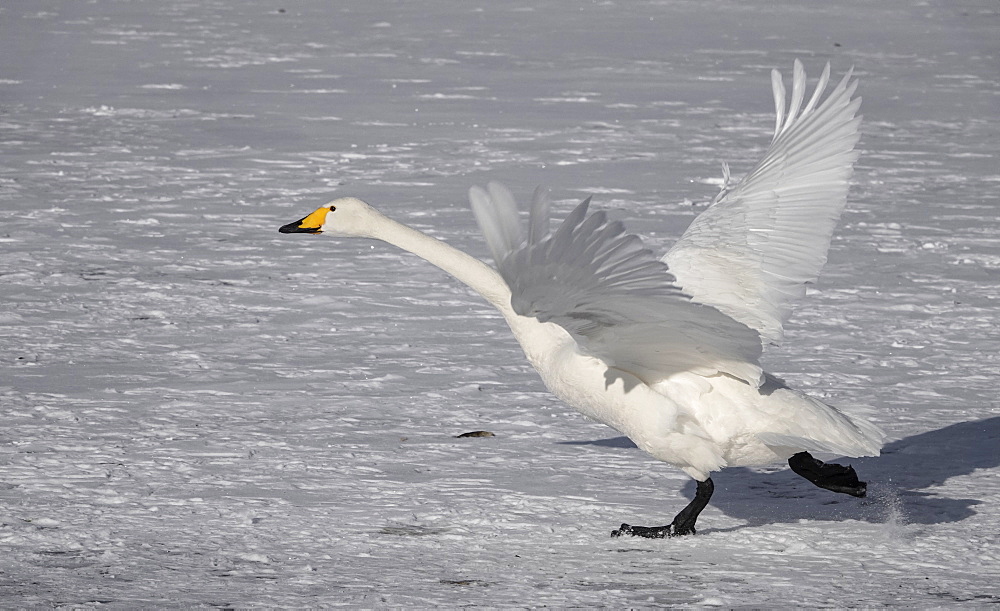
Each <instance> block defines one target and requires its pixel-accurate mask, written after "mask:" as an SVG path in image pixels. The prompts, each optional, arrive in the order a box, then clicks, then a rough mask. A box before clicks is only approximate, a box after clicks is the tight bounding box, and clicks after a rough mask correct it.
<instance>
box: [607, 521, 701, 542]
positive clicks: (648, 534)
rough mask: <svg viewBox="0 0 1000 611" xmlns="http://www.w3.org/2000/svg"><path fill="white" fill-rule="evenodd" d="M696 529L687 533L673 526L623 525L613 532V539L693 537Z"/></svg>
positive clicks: (691, 529)
mask: <svg viewBox="0 0 1000 611" xmlns="http://www.w3.org/2000/svg"><path fill="white" fill-rule="evenodd" d="M694 533H695V530H694V527H693V526H692V527H691V528H690V529H688V530H686V531H683V532H682V531H675V530H674V525H673V524H668V525H667V526H631V525H629V524H622V525H621V526H619V527H618V529H617V530H613V531H611V536H612V537H643V538H645V539H665V538H667V537H679V536H681V535H693V534H694Z"/></svg>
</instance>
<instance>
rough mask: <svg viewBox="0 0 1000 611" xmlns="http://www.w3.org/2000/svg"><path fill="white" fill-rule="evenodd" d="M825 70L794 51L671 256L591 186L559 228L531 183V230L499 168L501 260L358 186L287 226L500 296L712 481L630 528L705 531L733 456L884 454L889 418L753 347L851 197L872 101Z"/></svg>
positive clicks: (644, 429) (476, 199)
mask: <svg viewBox="0 0 1000 611" xmlns="http://www.w3.org/2000/svg"><path fill="white" fill-rule="evenodd" d="M774 74H777V73H776V72H775V73H774ZM828 75H829V66H827V70H826V71H824V73H823V76H822V77H821V79H820V85H819V86H818V87H817V90H816V92H815V94H814V95H813V96H812V98H811V100H810V101H809V102H808V103H807V104H806V105H805V106H804V107H803V106H802V102H803V100H804V97H803V96H804V91H805V74H804V71H803V70H802V67H801V64H799V63H798V62H797V61H796V63H795V71H794V75H793V89H792V98H791V104H790V107H789V111H788V113H787V115H786V114H785V113H784V101H785V93H784V88H783V85H782V84H781V79H780V76H778V77H775V78H774V79H773V84H774V90H775V100H776V106H777V114H778V120H777V126H776V129H775V137H774V140H773V141H772V144H771V147H770V148H769V150H768V152H767V153H766V154H765V156H764V158H763V159H762V160H761V161H760V162H759V163H758V164H757V166H756V167H755V168H754V170H752V171H751V172H750V173H749V174H748V175H747V176H746V177H745V178H744V179H743V180H742V181H741V182H740V183H739V184H737V185H736V186H731V185H729V184H728V180H727V184H726V185H725V186H724V189H723V192H722V193H720V195H719V196H718V197H717V198H716V200H715V201H714V202H713V203H712V205H711V206H710V207H709V208H708V209H707V210H705V211H704V212H703V213H702V214H701V215H700V216H699V217H698V218H696V219H695V221H694V222H693V223H692V225H691V227H689V228H688V230H687V231H686V232H685V234H684V235H683V236H682V237H681V239H680V240H679V241H678V243H677V244H676V245H675V246H674V247H673V248H672V249H671V250H670V252H669V253H668V254H667V255H666V256H665V257H664V259H663V261H662V262H661V261H657V260H656V259H655V258H654V257H653V256H652V254H651V253H650V252H649V251H648V250H646V249H644V248H642V246H641V244H640V243H639V241H638V239H637V238H635V236H631V235H628V234H627V233H626V232H625V230H624V228H623V227H622V225H621V224H620V223H617V222H609V221H608V220H607V219H606V217H605V216H604V214H603V213H601V212H597V213H594V214H591V215H589V216H588V214H587V208H588V203H589V200H587V201H584V202H583V203H582V204H580V206H578V207H577V208H576V209H575V210H574V211H573V212H572V213H570V215H569V217H568V218H567V219H566V220H565V221H563V223H562V224H561V225H560V227H559V228H558V230H557V231H555V232H554V233H550V232H549V226H548V225H549V216H548V202H547V199H546V198H545V197H544V195H542V194H540V192H536V196H535V199H534V201H533V204H532V208H531V214H530V220H529V227H528V232H527V235H526V236H525V235H524V234H523V232H522V229H521V226H520V221H519V218H518V216H519V213H518V211H517V205H516V202H515V201H514V198H513V196H512V195H511V194H510V192H509V191H508V190H507V189H506V188H504V187H503V186H502V185H499V184H496V183H491V184H490V185H489V187H488V188H487V189H486V190H484V189H479V188H473V189H472V191H471V193H470V199H471V202H472V206H473V211H474V212H475V213H476V217H477V220H478V221H479V224H480V227H481V228H482V229H483V232H484V234H485V236H486V238H487V242H488V244H489V246H490V249H491V251H492V253H493V256H494V259H495V260H496V262H497V266H498V268H499V272H498V271H497V270H494V269H493V268H492V267H490V266H488V265H486V264H485V263H483V262H481V261H480V260H478V259H476V258H474V257H471V256H469V255H467V254H465V253H463V252H461V251H459V250H457V249H455V248H452V247H451V246H448V245H447V244H445V243H444V242H442V241H439V240H437V239H435V238H432V237H430V236H427V235H425V234H422V233H420V232H418V231H416V230H414V229H411V228H409V227H406V226H405V225H402V224H400V223H397V222H395V221H393V220H391V219H389V218H387V217H385V216H383V215H382V214H380V213H379V212H377V211H376V210H375V209H373V208H372V207H370V206H369V205H368V204H366V203H365V202H362V201H361V200H358V199H355V198H342V199H338V200H335V201H333V202H331V203H330V204H328V205H326V206H324V207H322V208H319V209H318V210H316V211H315V212H314V213H312V214H310V215H309V216H307V217H305V218H304V219H302V220H300V221H297V222H295V223H291V224H289V225H286V226H284V227H282V228H281V231H282V232H284V233H291V232H305V233H320V232H324V231H327V232H331V233H334V234H335V235H347V236H356V237H365V238H374V239H379V240H383V241H386V242H388V243H390V244H393V245H395V246H398V247H400V248H402V249H404V250H408V251H410V252H412V253H414V254H416V255H417V256H420V257H422V258H424V259H426V260H427V261H429V262H431V263H433V264H435V265H437V266H438V267H440V268H441V269H443V270H444V271H446V272H448V273H449V274H451V275H453V276H454V277H455V278H457V279H458V280H460V281H462V282H464V283H465V284H467V285H468V286H469V287H471V288H472V289H473V290H475V291H476V292H478V293H479V294H480V295H482V296H483V297H484V298H485V299H486V300H487V301H489V302H490V303H491V304H492V305H493V306H494V307H496V308H497V309H498V310H499V311H500V313H501V314H502V315H503V317H504V318H505V319H506V321H507V324H508V325H509V326H510V328H511V330H512V331H513V333H514V335H515V337H516V338H517V340H518V342H519V343H520V345H521V347H522V348H523V349H524V353H525V355H526V356H527V358H528V360H529V361H530V362H531V364H532V366H534V367H535V369H536V370H537V371H538V372H539V374H540V375H541V377H542V380H543V381H544V382H545V385H546V386H547V387H548V388H549V390H551V391H552V392H553V393H554V394H555V395H556V396H558V397H559V398H560V399H562V400H563V401H565V402H566V403H567V404H569V405H571V406H573V407H575V408H576V409H578V410H579V411H581V412H582V413H584V414H585V415H587V416H589V417H591V418H593V419H595V420H598V421H600V422H603V423H605V424H607V425H609V426H611V427H613V428H614V429H616V430H618V431H620V432H621V433H622V434H624V435H626V436H627V437H629V438H630V439H632V440H633V441H634V442H635V443H636V445H638V446H639V447H640V448H641V449H643V450H645V451H646V452H648V453H649V454H651V455H653V456H654V457H656V458H658V459H660V460H663V461H665V462H668V463H670V464H673V465H675V466H677V467H679V468H681V469H683V470H684V471H685V472H687V473H688V474H689V475H691V476H692V477H693V478H695V479H696V480H698V481H699V482H700V483H699V488H698V496H697V497H696V499H695V501H693V502H692V504H691V505H690V506H689V507H688V508H687V509H685V511H684V512H682V514H681V515H679V516H678V518H677V519H675V521H674V524H673V529H672V530H671V528H670V527H659V528H656V529H643V527H635V529H634V530H633V527H628V526H627V525H623V528H622V530H621V531H617V532H618V533H619V534H640V535H644V536H664V535H671V534H686V533H688V532H694V521H695V519H696V518H697V514H698V512H700V511H701V508H702V507H704V505H705V504H706V503H707V501H708V497H709V496H710V495H711V490H712V488H711V480H710V479H709V473H710V472H712V471H715V470H718V469H721V468H722V467H726V466H749V465H764V464H770V463H773V462H775V461H778V460H785V459H789V458H790V457H792V460H791V461H790V464H791V465H792V468H793V469H795V470H796V472H797V473H800V474H802V475H803V476H804V477H807V478H808V479H810V480H811V481H813V482H814V483H816V484H817V485H820V486H822V487H826V488H830V489H832V490H836V491H838V492H848V493H850V494H854V495H855V496H862V495H863V494H864V484H863V483H860V482H858V481H857V478H856V477H854V475H853V470H850V469H849V468H847V469H845V468H842V467H839V466H838V465H824V464H823V463H820V462H819V461H815V460H814V459H812V458H811V457H810V456H809V455H808V454H806V451H809V450H813V451H825V452H832V453H836V454H842V455H846V456H868V455H875V454H877V453H878V451H879V449H880V448H881V442H882V437H883V435H882V433H881V432H880V431H879V430H878V429H877V428H875V427H874V426H872V425H871V424H869V423H867V422H863V421H858V420H854V419H851V418H849V417H848V416H846V415H844V414H842V413H841V412H840V411H838V410H836V409H835V408H833V407H830V406H828V405H826V404H824V403H822V402H820V401H818V400H816V399H813V398H811V397H809V396H807V395H805V394H803V393H801V392H798V391H796V390H792V389H790V388H787V387H786V386H784V384H782V383H781V382H780V381H779V380H777V379H776V378H774V377H772V376H769V375H767V374H765V373H764V372H763V371H762V370H761V368H760V365H759V362H758V359H759V356H760V354H761V349H762V340H763V341H772V342H773V341H777V340H779V339H780V337H781V325H782V322H783V321H784V319H785V318H786V317H787V315H788V313H789V311H790V302H791V301H792V300H793V299H794V298H797V297H799V296H801V295H802V294H803V293H804V292H805V289H804V284H805V283H806V282H808V281H811V280H813V279H815V277H816V275H817V274H818V272H819V269H820V267H821V266H822V265H823V263H824V262H825V259H826V251H827V249H828V246H829V242H830V236H831V234H832V231H833V227H834V225H835V223H836V221H837V219H838V218H839V216H840V213H841V211H842V209H843V207H844V205H845V202H846V194H847V181H848V179H849V177H850V174H851V169H852V166H853V162H854V160H855V159H856V153H855V152H854V151H853V149H854V145H855V143H856V142H857V138H858V124H859V121H860V118H856V117H855V113H856V111H857V108H858V105H859V104H860V100H859V99H852V94H853V92H854V89H855V87H856V83H852V82H850V75H848V76H846V77H845V78H844V79H843V81H841V83H840V84H839V85H838V86H837V87H836V88H835V89H834V90H833V92H832V93H831V94H830V95H829V96H828V97H827V98H826V100H825V101H823V103H822V104H819V103H818V102H819V98H820V94H821V92H822V89H823V88H824V87H825V85H826V82H827V79H828ZM726 174H727V178H728V168H727V170H726ZM805 457H808V458H805ZM809 461H812V462H809ZM834 468H836V469H834ZM823 469H826V470H825V471H824V470H823ZM837 469H840V471H838V470H837ZM847 471H849V472H850V473H849V475H844V473H846V472H847ZM845 478H846V479H845ZM851 478H853V479H851ZM834 480H836V481H834ZM848 480H849V481H848ZM682 518H683V519H682Z"/></svg>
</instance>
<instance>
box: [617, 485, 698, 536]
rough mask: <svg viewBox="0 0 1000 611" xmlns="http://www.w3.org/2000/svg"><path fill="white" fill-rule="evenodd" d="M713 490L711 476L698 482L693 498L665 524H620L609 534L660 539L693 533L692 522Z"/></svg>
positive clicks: (696, 519)
mask: <svg viewBox="0 0 1000 611" xmlns="http://www.w3.org/2000/svg"><path fill="white" fill-rule="evenodd" d="M714 491H715V484H714V483H712V478H708V479H706V480H705V481H703V482H698V490H697V491H696V492H695V493H694V499H693V500H692V501H691V502H690V503H688V506H687V507H685V508H684V509H682V510H681V512H680V513H679V514H677V517H675V518H674V521H673V522H671V523H670V524H668V525H667V526H629V525H628V524H622V525H621V526H620V527H619V528H618V530H613V531H611V536H612V537H622V536H625V535H631V536H633V537H645V538H647V539H662V538H664V537H679V536H681V535H693V534H694V533H695V530H694V523H695V522H697V521H698V515H699V514H700V513H701V510H702V509H704V508H705V506H706V505H708V501H709V499H711V498H712V493H713V492H714Z"/></svg>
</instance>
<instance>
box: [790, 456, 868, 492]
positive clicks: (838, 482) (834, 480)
mask: <svg viewBox="0 0 1000 611" xmlns="http://www.w3.org/2000/svg"><path fill="white" fill-rule="evenodd" d="M788 466H789V467H791V468H792V471H794V472H795V473H797V474H798V475H801V476H802V477H804V478H806V479H807V480H809V481H810V482H812V483H814V484H816V485H817V486H819V487H820V488H826V489H827V490H832V491H833V492H839V493H841V494H849V495H851V496H856V497H863V496H865V494H867V493H868V484H867V483H865V482H862V481H858V474H857V473H855V471H854V467H852V466H850V465H848V466H846V467H845V466H843V465H837V464H832V463H825V462H823V461H821V460H817V459H815V458H813V457H812V454H810V453H809V452H799V453H798V454H796V455H795V456H792V457H791V458H789V459H788Z"/></svg>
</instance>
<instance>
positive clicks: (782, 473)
mask: <svg viewBox="0 0 1000 611" xmlns="http://www.w3.org/2000/svg"><path fill="white" fill-rule="evenodd" d="M998 40H1000V5H998V3H997V2H996V1H995V0H979V1H977V0H928V1H925V2H913V1H909V0H906V1H904V0H886V1H881V2H869V1H867V0H831V1H826V2H792V1H789V0H779V1H776V2H768V3H755V2H745V3H741V2H736V1H731V0H697V1H695V0H660V1H639V2H625V1H605V2H590V1H584V2H574V1H570V0H550V1H546V0H532V1H530V2H529V1H523V0H522V1H512V2H459V1H455V2H450V1H447V0H428V1H425V2H403V1H390V0H365V1H363V2H362V1H357V2H329V1H323V0H240V1H235V0H232V1H221V0H197V1H194V0H190V1H181V0H177V1H166V2H165V1H162V0H102V1H93V2H84V1H79V0H76V1H74V0H32V1H30V2H27V1H23V2H19V1H13V2H3V3H0V418H2V421H0V422H2V424H0V607H4V608H14V607H26V606H33V605H37V606H55V607H74V608H81V607H84V608H86V607H96V606H101V605H108V606H111V607H113V608H134V607H140V606H144V607H177V608H190V607H228V606H243V607H245V606H255V605H259V606H267V607H302V606H312V607H329V606H336V605H345V606H350V607H383V606H409V607H425V606H445V607H460V606H476V605H483V606H516V607H536V606H556V607H567V606H569V607H583V606H607V607H617V608H623V607H646V606H651V607H655V606H691V605H720V606H727V607H740V606H752V607H758V608H767V607H775V606H781V607H793V606H809V607H848V606H864V607H872V606H905V607H913V606H915V607H954V606H960V605H961V606H985V605H996V604H997V603H1000V508H998V503H1000V398H998V396H997V381H998V373H1000V357H998V355H997V350H998V347H1000V328H998V324H1000V313H998V309H997V306H998V305H1000V289H998V286H997V285H998V282H1000V221H998V219H997V212H998V207H1000V198H998V195H997V193H998V190H1000V163H998V156H1000V155H998V148H1000V147H998V142H1000V84H998V83H1000V43H998V42H997V41H998ZM795 57H799V58H801V59H802V60H803V61H804V63H805V65H806V68H807V71H808V72H809V73H810V75H811V76H813V77H815V76H816V75H818V73H819V71H820V70H821V69H822V66H823V64H824V63H825V62H827V61H830V62H832V64H833V66H834V72H835V74H842V73H843V72H844V71H846V70H847V69H848V68H849V67H850V66H852V65H853V66H855V68H856V73H857V75H858V76H859V77H860V79H861V87H860V93H861V95H862V96H863V97H864V100H865V101H864V104H863V106H862V112H863V113H864V115H865V123H864V125H863V130H864V136H863V138H862V141H861V145H860V146H861V149H862V150H863V155H862V157H861V159H860V161H859V162H858V165H857V172H856V174H855V179H854V186H853V189H852V192H851V196H850V203H849V206H848V211H847V212H846V213H845V215H844V218H843V222H842V224H841V226H840V228H839V229H838V231H837V234H836V237H835V238H834V242H833V247H832V250H831V255H830V262H829V264H828V265H827V267H826V269H825V271H824V274H823V276H822V278H821V279H820V281H819V282H818V283H817V284H816V285H815V287H814V288H813V289H812V290H810V291H809V296H808V298H807V299H806V300H804V302H803V303H801V304H800V306H799V308H798V309H797V311H796V313H795V315H794V317H793V319H792V321H791V323H790V325H789V327H788V334H787V341H786V343H785V344H784V345H782V346H780V347H776V348H773V349H772V350H770V351H769V352H768V354H767V357H766V365H767V368H768V369H769V370H770V371H772V372H774V373H775V374H778V375H780V376H782V377H784V378H785V379H786V380H787V381H788V382H789V383H791V384H792V385H794V386H797V387H799V388H802V389H804V390H807V391H809V392H811V393H814V394H815V395H816V396H818V397H821V398H823V399H824V400H826V401H828V402H830V403H832V404H834V405H838V406H841V407H842V408H843V409H845V410H846V411H848V412H852V413H869V414H870V417H871V418H872V419H873V420H874V421H875V422H876V423H877V424H879V425H880V426H882V427H883V428H884V429H885V430H886V431H887V432H888V434H889V440H888V443H887V445H886V448H885V452H884V454H883V455H882V456H881V457H879V458H871V459H863V460H853V461H852V462H853V464H854V465H855V467H856V468H857V469H858V471H859V473H860V474H861V476H862V478H863V479H867V480H868V481H869V482H870V495H869V498H867V499H854V498H850V497H846V496H843V495H834V494H831V493H829V492H825V491H823V490H820V489H817V488H815V487H813V486H811V485H810V484H809V483H808V482H806V481H805V480H802V479H800V478H798V477H796V476H795V475H793V474H791V473H790V472H789V471H788V470H787V469H783V468H781V465H776V466H775V468H773V469H729V470H724V471H722V472H721V473H718V474H717V475H716V476H715V478H714V479H715V481H716V487H717V489H716V493H715V497H714V498H713V500H712V504H711V505H710V506H709V508H708V509H707V510H706V511H705V513H704V514H702V518H701V520H700V522H699V528H700V531H699V534H698V535H697V536H694V537H688V538H682V539H669V540H656V541H650V540H632V539H628V540H623V539H612V538H610V537H609V533H610V531H611V530H612V529H613V528H615V527H617V526H618V524H619V523H621V522H623V521H629V522H631V523H639V524H661V523H666V522H668V521H669V520H670V518H671V517H672V516H673V514H674V513H676V511H678V510H679V509H680V508H681V507H683V506H684V504H686V503H687V501H688V499H689V498H690V495H691V494H692V493H693V490H694V486H693V483H692V482H691V481H690V480H689V479H688V478H687V477H686V476H684V475H683V474H682V473H680V472H679V471H677V470H675V469H673V468H671V467H669V466H668V465H665V464H662V463H658V462H657V461H655V460H653V459H651V458H650V457H648V456H646V455H645V454H643V453H642V452H640V451H639V450H637V449H636V448H635V447H634V446H633V445H632V444H631V443H630V442H628V441H627V440H626V439H623V438H621V437H619V436H617V434H616V433H615V432H614V431H612V430H610V429H608V428H606V427H604V426H602V425H599V424H595V423H592V422H589V421H587V420H586V419H584V418H583V417H582V416H580V415H578V414H576V413H575V412H574V411H572V410H571V409H570V408H568V407H566V406H565V405H563V404H561V403H559V402H558V401H556V400H555V399H554V398H552V397H551V396H549V395H548V394H547V393H546V391H545V389H544V388H543V387H542V385H541V383H540V381H539V380H538V378H537V376H536V375H535V374H534V372H533V371H532V370H531V368H530V367H529V366H528V365H527V363H526V362H525V361H524V359H523V357H522V355H521V353H520V351H519V349H518V347H517V345H516V344H515V342H514V341H513V339H512V338H511V336H510V334H509V333H508V330H507V329H506V327H505V326H504V323H503V321H502V320H501V319H500V317H499V316H498V315H497V314H495V313H494V312H493V311H492V310H491V309H490V308H489V307H488V306H487V305H486V304H485V303H483V302H481V301H480V300H479V299H478V298H477V297H476V296H475V295H473V294H471V293H470V291H468V290H467V289H465V288H464V287H462V286H460V285H458V284H457V283H456V282H454V281H452V280H451V279H450V278H448V277H446V276H445V275H444V274H443V273H442V272H440V271H438V270H437V269H436V268H433V267H431V266H430V265H428V264H426V263H424V262H422V261H420V260H418V259H416V258H414V257H412V256H409V255H407V254H404V253H401V252H399V251H397V250H394V249H393V248H391V247H388V246H385V245H383V244H377V243H371V242H361V241H345V240H338V239H335V238H329V237H327V236H320V237H312V236H300V235H295V236H286V235H279V234H278V233H277V228H278V227H279V226H280V225H282V224H284V223H287V222H290V221H292V220H295V219H297V218H300V217H301V216H304V215H305V214H306V213H308V212H309V211H311V210H313V209H314V208H316V207H317V206H319V205H320V204H322V203H324V202H326V201H327V200H329V199H332V198H333V197H334V196H340V195H356V196H361V197H364V198H366V199H368V200H369V201H370V202H372V203H373V204H375V205H376V206H378V207H379V208H381V209H382V210H383V211H385V212H386V213H387V214H389V215H390V216H393V217H394V218H396V219H398V220H401V221H403V222H406V223H408V224H411V225H413V226H415V227H417V228H419V229H421V230H423V231H426V232H429V233H431V234H432V235H435V236H437V237H440V238H442V239H445V240H447V241H448V242H449V243H451V244H453V245H455V246H457V247H459V248H462V249H464V250H466V251H468V252H471V253H473V254H475V255H476V256H479V257H483V258H485V257H486V256H487V253H486V248H485V245H484V244H483V242H482V240H481V238H480V236H479V234H478V231H477V229H476V227H475V224H474V221H473V218H472V215H471V213H470V212H469V211H468V209H467V204H466V195H465V194H466V191H467V189H468V187H469V186H470V185H472V184H482V183H485V182H486V181H487V180H490V179H497V180H502V181H504V182H506V183H507V184H509V185H510V186H511V187H512V188H513V189H514V190H515V192H516V193H518V194H520V195H521V196H522V197H527V196H528V195H529V194H530V192H531V190H532V189H533V188H534V187H535V186H536V185H537V184H544V185H547V186H550V187H552V188H553V195H554V197H555V199H556V200H557V206H556V215H557V216H561V215H562V214H564V213H565V212H566V211H567V210H568V209H569V207H570V206H571V205H572V204H573V203H575V202H576V201H577V200H578V199H579V198H582V197H584V196H586V195H587V194H594V195H595V205H596V206H597V207H599V208H606V209H620V210H622V212H621V213H619V214H620V216H621V217H622V218H625V219H628V220H627V222H628V224H629V227H630V228H632V229H633V230H635V231H637V232H639V233H641V234H642V235H644V236H645V237H646V238H647V244H648V245H650V246H651V247H652V248H654V249H656V250H658V251H664V250H665V249H666V248H667V247H669V245H670V244H671V243H672V241H673V240H674V239H675V238H676V237H677V236H679V235H680V233H681V232H682V231H683V229H684V228H685V227H686V225H687V224H688V223H689V222H690V220H691V219H692V218H693V216H694V215H695V214H696V213H697V211H698V210H700V209H701V207H700V206H701V205H702V204H703V203H704V202H705V201H707V200H709V199H710V198H711V197H712V196H713V195H714V194H715V193H716V191H717V187H718V185H719V180H720V178H721V170H720V162H721V161H728V162H729V163H730V164H731V165H732V167H733V172H734V174H740V173H742V172H745V171H746V170H747V169H749V165H750V164H751V163H752V161H753V160H754V159H755V157H756V156H757V155H759V154H760V152H761V151H762V149H763V147H764V146H765V145H766V144H767V142H768V141H769V136H770V129H772V128H773V116H772V101H771V92H770V84H769V78H770V77H769V71H770V69H771V68H779V69H782V70H784V71H785V72H786V73H787V72H788V71H789V70H790V68H791V64H792V60H793V58H795ZM478 429H484V430H489V431H492V432H494V433H495V434H496V436H495V437H492V438H474V439H456V438H455V435H458V434H460V433H463V432H466V431H471V430H478Z"/></svg>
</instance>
